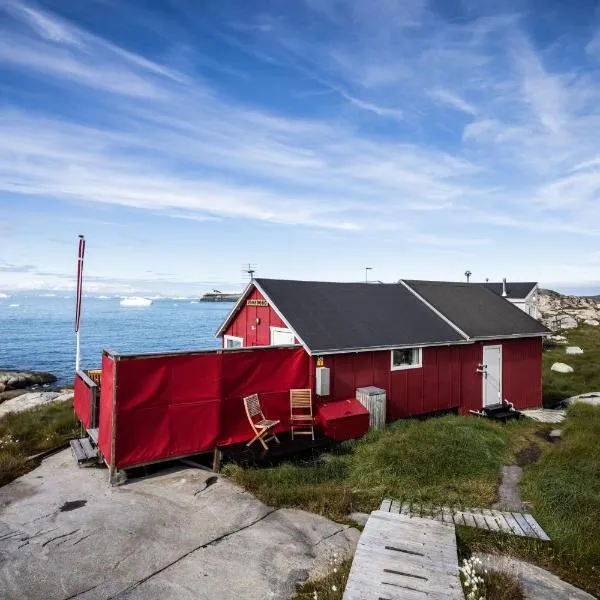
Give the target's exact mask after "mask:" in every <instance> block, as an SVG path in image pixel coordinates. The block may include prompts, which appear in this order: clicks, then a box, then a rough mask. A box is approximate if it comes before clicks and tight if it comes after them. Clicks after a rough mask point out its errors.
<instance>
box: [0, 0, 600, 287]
mask: <svg viewBox="0 0 600 600" xmlns="http://www.w3.org/2000/svg"><path fill="white" fill-rule="evenodd" d="M80 233H81V234H85V236H86V240H87V254H86V265H85V285H86V290H87V291H88V292H90V293H98V294H104V293H125V294H133V293H144V294H151V293H157V294H187V295H194V294H198V293H202V292H203V291H205V290H209V289H213V288H215V289H221V290H224V291H225V290H227V291H229V290H231V291H234V290H239V289H241V288H242V287H243V285H244V282H245V281H246V280H247V276H246V275H245V274H244V273H243V265H244V264H246V263H251V264H253V265H255V267H256V274H257V276H261V277H279V278H295V279H315V280H334V281H359V280H363V279H364V277H365V267H367V266H369V267H372V270H371V271H369V277H370V279H372V280H381V281H386V282H391V281H396V280H398V279H399V278H404V277H405V278H420V279H444V280H463V279H464V273H465V271H466V270H469V271H471V272H472V274H473V275H472V279H473V280H477V281H483V280H484V279H485V278H490V279H491V280H499V279H501V278H502V277H507V278H508V279H509V280H528V281H531V280H533V281H540V282H541V283H542V284H543V285H547V286H550V287H554V288H556V289H559V290H562V291H583V290H585V291H588V292H589V293H593V292H596V293H598V292H600V5H599V4H598V3H597V2H595V1H594V2H592V1H587V0H577V1H576V2H570V3H569V2H564V1H562V0H545V1H542V0H531V1H527V0H519V1H517V0H515V1H514V2H511V1H508V0H507V1H505V2H501V1H493V0H459V1H452V0H435V1H429V2H428V1H426V0H253V1H252V2H248V1H246V0H237V1H234V0H203V1H202V2H198V1H196V0H162V1H161V2H156V1H151V0H147V1H142V0H129V1H128V2H123V1H121V0H86V1H85V2H79V1H76V0H46V1H44V2H38V3H32V2H23V1H20V0H0V292H5V293H6V292H15V291H34V290H37V291H67V290H69V291H70V290H72V289H73V286H74V272H75V256H76V252H77V235H78V234H80Z"/></svg>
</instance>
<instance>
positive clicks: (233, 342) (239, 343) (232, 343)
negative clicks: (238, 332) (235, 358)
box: [223, 335, 244, 348]
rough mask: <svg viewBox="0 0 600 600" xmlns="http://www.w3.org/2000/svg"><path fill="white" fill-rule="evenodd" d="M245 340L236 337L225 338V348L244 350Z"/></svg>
mask: <svg viewBox="0 0 600 600" xmlns="http://www.w3.org/2000/svg"><path fill="white" fill-rule="evenodd" d="M243 347H244V338H241V337H236V336H235V335H224V336H223V348H243Z"/></svg>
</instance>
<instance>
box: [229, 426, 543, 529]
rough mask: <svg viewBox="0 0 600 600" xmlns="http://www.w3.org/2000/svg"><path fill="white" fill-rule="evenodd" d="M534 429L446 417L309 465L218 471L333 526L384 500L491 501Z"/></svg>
mask: <svg viewBox="0 0 600 600" xmlns="http://www.w3.org/2000/svg"><path fill="white" fill-rule="evenodd" d="M533 427H534V426H533V425H531V424H527V425H524V424H522V423H510V424H508V425H503V424H500V423H495V422H492V421H489V420H486V419H478V418H475V417H459V416H453V415H447V416H442V417H435V418H431V419H428V420H426V421H421V420H404V421H397V422H396V423H394V424H392V425H390V426H389V427H387V428H386V429H384V430H381V431H376V432H371V433H370V434H369V435H368V436H366V437H365V438H363V439H362V440H358V441H354V442H346V443H344V444H342V445H341V446H340V447H339V448H337V449H335V450H333V451H332V452H330V453H328V454H323V455H322V456H321V457H320V459H319V460H318V461H317V462H316V463H313V464H309V465H306V464H298V463H291V462H288V463H284V464H281V465H279V466H277V467H271V468H260V469H257V468H250V469H242V468H240V467H239V466H237V465H226V467H225V468H224V473H225V474H226V475H228V476H229V477H231V478H232V479H233V480H234V481H236V482H237V483H238V484H240V485H242V486H243V487H245V488H246V489H247V490H249V491H250V492H252V493H253V494H254V495H256V496H257V497H258V498H260V499H261V500H262V501H263V502H265V503H266V504H269V505H272V506H277V507H296V508H302V509H305V510H309V511H311V512H315V513H318V514H322V515H325V516H327V517H330V518H332V519H337V520H343V519H344V517H345V516H346V515H347V514H348V513H350V512H354V511H361V512H370V511H372V510H375V509H377V508H379V506H380V504H381V500H382V499H383V498H384V497H390V498H394V499H397V500H412V501H418V502H423V503H426V502H432V503H438V504H445V505H453V506H488V505H489V504H491V503H493V502H494V501H495V500H496V487H497V481H498V472H499V469H500V467H501V465H502V464H505V461H506V460H510V457H512V455H513V454H514V452H515V449H514V447H515V445H518V446H519V448H520V447H521V446H524V445H526V444H527V443H528V436H529V435H530V434H531V431H532V428H533ZM526 432H528V433H527V435H526Z"/></svg>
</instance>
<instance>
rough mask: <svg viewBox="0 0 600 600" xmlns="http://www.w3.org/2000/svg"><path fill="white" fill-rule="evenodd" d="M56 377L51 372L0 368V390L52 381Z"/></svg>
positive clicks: (16, 388)
mask: <svg viewBox="0 0 600 600" xmlns="http://www.w3.org/2000/svg"><path fill="white" fill-rule="evenodd" d="M55 381H56V377H55V376H54V375H52V373H44V372H42V371H8V370H3V369H0V388H2V389H0V392H4V391H5V390H18V389H22V388H28V387H31V386H33V385H44V384H46V383H54V382H55Z"/></svg>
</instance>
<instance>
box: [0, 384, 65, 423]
mask: <svg viewBox="0 0 600 600" xmlns="http://www.w3.org/2000/svg"><path fill="white" fill-rule="evenodd" d="M72 401H73V391H72V390H62V391H59V392H30V393H27V394H21V395H20V396H17V397H16V398H12V399H11V400H6V401H5V402H3V403H2V404H0V417H3V416H4V415H7V414H8V413H15V412H23V411H24V410H30V409H32V408H37V407H38V406H44V405H46V404H50V403H51V402H72Z"/></svg>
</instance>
